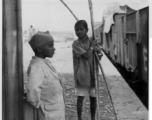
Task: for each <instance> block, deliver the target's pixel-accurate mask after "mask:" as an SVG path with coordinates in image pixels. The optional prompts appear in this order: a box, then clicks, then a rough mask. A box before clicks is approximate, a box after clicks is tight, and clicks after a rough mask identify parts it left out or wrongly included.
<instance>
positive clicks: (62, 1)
mask: <svg viewBox="0 0 152 120" xmlns="http://www.w3.org/2000/svg"><path fill="white" fill-rule="evenodd" d="M60 1H61V2H62V3H63V4H64V5H65V7H67V8H68V10H69V11H70V12H71V13H72V15H73V16H74V17H75V19H76V20H77V21H78V18H77V17H76V16H75V15H74V13H73V12H72V10H71V9H70V8H69V7H68V6H67V5H66V4H65V2H63V0H60Z"/></svg>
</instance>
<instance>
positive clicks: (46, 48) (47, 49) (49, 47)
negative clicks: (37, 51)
mask: <svg viewBox="0 0 152 120" xmlns="http://www.w3.org/2000/svg"><path fill="white" fill-rule="evenodd" d="M41 49H42V51H41V53H42V54H43V56H44V57H49V58H52V57H53V55H54V52H55V48H54V41H52V42H49V43H47V44H45V45H43V46H41Z"/></svg>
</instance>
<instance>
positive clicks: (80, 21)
mask: <svg viewBox="0 0 152 120" xmlns="http://www.w3.org/2000/svg"><path fill="white" fill-rule="evenodd" d="M79 25H83V26H84V28H85V29H87V30H88V24H87V22H86V21H85V20H78V21H77V22H76V23H75V26H74V28H76V27H77V26H79Z"/></svg>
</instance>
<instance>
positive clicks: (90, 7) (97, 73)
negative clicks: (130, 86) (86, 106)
mask: <svg viewBox="0 0 152 120" xmlns="http://www.w3.org/2000/svg"><path fill="white" fill-rule="evenodd" d="M88 3H89V9H90V18H91V27H92V39H93V40H95V31H94V19H93V9H92V6H93V5H92V1H91V0H88ZM97 57H98V55H97V53H96V52H95V56H94V78H95V89H96V101H97V118H98V120H100V116H99V115H100V108H99V106H100V104H99V101H100V100H99V89H98V88H99V87H98V85H99V70H98V64H97V62H98V61H97V59H96V58H97Z"/></svg>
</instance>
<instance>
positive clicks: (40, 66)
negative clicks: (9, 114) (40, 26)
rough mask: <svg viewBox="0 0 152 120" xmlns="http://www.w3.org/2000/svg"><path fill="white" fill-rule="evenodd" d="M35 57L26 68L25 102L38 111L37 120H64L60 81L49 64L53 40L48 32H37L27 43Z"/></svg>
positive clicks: (53, 49)
mask: <svg viewBox="0 0 152 120" xmlns="http://www.w3.org/2000/svg"><path fill="white" fill-rule="evenodd" d="M29 44H30V46H31V48H32V49H33V51H34V53H35V56H33V58H32V60H31V61H30V65H29V67H28V72H27V73H28V84H27V100H28V102H30V104H31V105H32V106H33V107H35V108H37V109H38V113H39V114H38V116H39V120H65V104H64V98H63V87H62V84H61V79H60V78H59V75H58V73H57V71H56V70H55V68H54V67H53V66H52V64H51V62H50V61H49V60H48V59H45V58H46V57H49V58H52V57H53V55H54V52H55V48H54V39H53V37H52V36H51V35H50V34H49V33H48V32H38V33H36V34H35V35H34V36H33V37H32V38H31V40H30V41H29Z"/></svg>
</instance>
